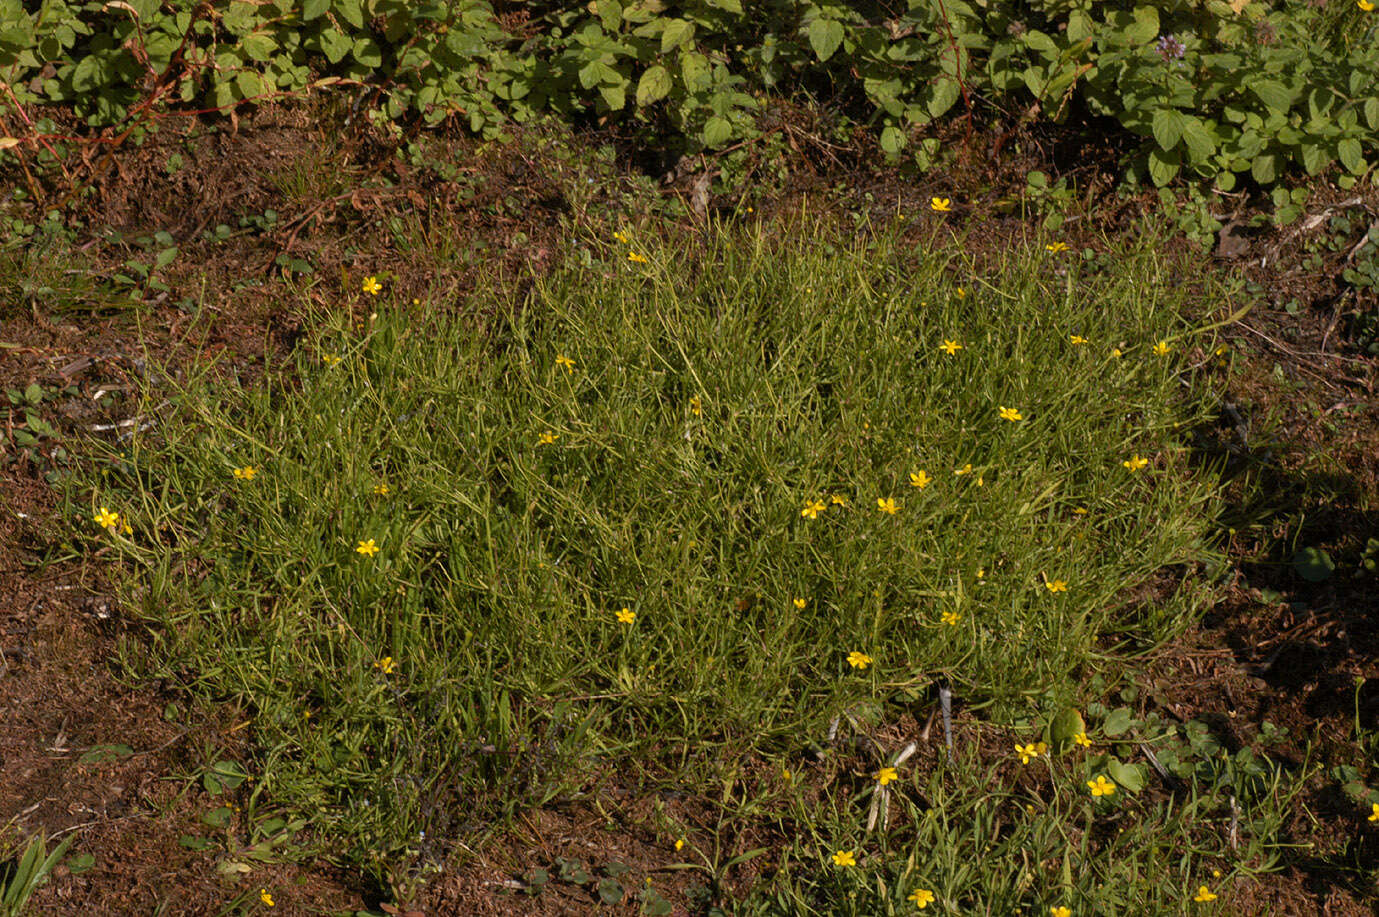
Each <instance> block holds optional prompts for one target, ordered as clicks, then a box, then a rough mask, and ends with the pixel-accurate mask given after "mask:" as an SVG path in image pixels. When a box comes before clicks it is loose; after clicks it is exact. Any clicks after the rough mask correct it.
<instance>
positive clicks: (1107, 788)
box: [1087, 774, 1116, 796]
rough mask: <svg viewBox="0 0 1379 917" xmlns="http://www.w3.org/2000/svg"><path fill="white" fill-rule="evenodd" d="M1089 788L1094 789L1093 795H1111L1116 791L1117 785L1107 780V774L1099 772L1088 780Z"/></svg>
mask: <svg viewBox="0 0 1379 917" xmlns="http://www.w3.org/2000/svg"><path fill="white" fill-rule="evenodd" d="M1087 789H1089V790H1091V791H1092V795H1093V796H1110V795H1111V794H1112V793H1114V792H1115V791H1116V785H1115V784H1114V783H1112V782H1111V781H1109V780H1107V779H1106V775H1105V774H1097V775H1096V777H1095V778H1093V779H1091V780H1088V781H1087Z"/></svg>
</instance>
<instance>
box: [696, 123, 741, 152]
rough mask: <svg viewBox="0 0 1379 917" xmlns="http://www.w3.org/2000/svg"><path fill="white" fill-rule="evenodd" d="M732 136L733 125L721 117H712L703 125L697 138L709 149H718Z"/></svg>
mask: <svg viewBox="0 0 1379 917" xmlns="http://www.w3.org/2000/svg"><path fill="white" fill-rule="evenodd" d="M732 135H733V123H732V122H731V121H729V120H728V119H727V118H725V117H723V116H722V115H714V116H713V117H712V118H710V119H709V120H708V121H707V122H706V123H705V124H704V130H703V131H702V132H701V133H700V135H699V137H700V139H701V140H703V141H704V145H705V146H707V147H709V148H711V149H712V148H715V147H720V146H722V145H723V144H725V143H727V142H728V140H729V138H731V137H732Z"/></svg>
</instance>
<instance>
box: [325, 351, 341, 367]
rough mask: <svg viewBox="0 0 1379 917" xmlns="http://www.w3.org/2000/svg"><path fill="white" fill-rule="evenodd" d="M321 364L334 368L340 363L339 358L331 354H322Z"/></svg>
mask: <svg viewBox="0 0 1379 917" xmlns="http://www.w3.org/2000/svg"><path fill="white" fill-rule="evenodd" d="M321 362H322V363H324V364H326V365H327V366H334V365H335V364H336V363H339V362H340V358H339V357H337V356H336V355H335V354H333V353H323V354H321Z"/></svg>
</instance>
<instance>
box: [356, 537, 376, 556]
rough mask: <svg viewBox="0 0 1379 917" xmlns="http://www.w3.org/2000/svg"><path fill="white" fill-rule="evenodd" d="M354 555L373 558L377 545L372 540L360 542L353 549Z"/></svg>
mask: <svg viewBox="0 0 1379 917" xmlns="http://www.w3.org/2000/svg"><path fill="white" fill-rule="evenodd" d="M354 550H355V553H356V554H363V555H364V556H365V557H373V556H374V555H375V554H377V553H378V544H377V543H376V542H375V541H374V540H373V539H372V538H370V539H368V540H367V541H361V542H359V544H358V545H356V546H355V548H354Z"/></svg>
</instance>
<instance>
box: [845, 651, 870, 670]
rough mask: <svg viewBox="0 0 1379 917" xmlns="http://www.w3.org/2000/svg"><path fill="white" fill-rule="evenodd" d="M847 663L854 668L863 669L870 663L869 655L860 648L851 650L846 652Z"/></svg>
mask: <svg viewBox="0 0 1379 917" xmlns="http://www.w3.org/2000/svg"><path fill="white" fill-rule="evenodd" d="M848 665H850V666H852V667H853V668H854V669H865V668H866V667H867V666H869V665H871V657H870V656H868V655H867V654H866V653H864V652H862V651H861V650H853V651H852V652H850V653H848Z"/></svg>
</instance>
